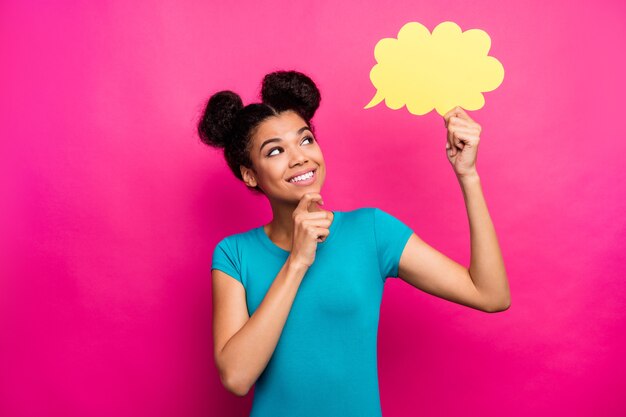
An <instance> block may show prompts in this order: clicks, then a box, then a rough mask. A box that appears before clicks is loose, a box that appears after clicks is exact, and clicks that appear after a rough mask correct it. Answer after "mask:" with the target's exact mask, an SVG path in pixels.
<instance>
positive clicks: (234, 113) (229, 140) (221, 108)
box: [198, 71, 321, 194]
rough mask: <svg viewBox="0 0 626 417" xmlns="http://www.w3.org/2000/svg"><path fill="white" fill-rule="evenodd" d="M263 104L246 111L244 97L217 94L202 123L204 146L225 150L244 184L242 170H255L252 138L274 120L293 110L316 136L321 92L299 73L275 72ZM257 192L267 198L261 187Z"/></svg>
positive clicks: (266, 80) (262, 95)
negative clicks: (268, 120)
mask: <svg viewBox="0 0 626 417" xmlns="http://www.w3.org/2000/svg"><path fill="white" fill-rule="evenodd" d="M260 98H261V103H251V104H248V105H247V106H245V107H244V105H243V102H242V101H241V97H239V95H238V94H236V93H234V92H232V91H230V90H222V91H218V92H217V93H215V94H213V95H212V96H211V98H209V100H208V101H207V103H206V106H205V109H204V112H203V114H202V117H201V118H200V120H199V122H198V135H199V136H200V139H201V140H202V142H204V143H206V144H207V145H209V146H211V147H215V148H223V149H224V157H225V158H226V162H227V163H228V167H229V168H230V170H231V171H232V172H233V174H234V175H235V177H237V178H238V179H239V180H241V181H243V177H242V175H241V170H240V166H244V167H246V168H250V169H253V170H254V167H253V166H252V160H251V158H250V149H251V144H252V140H251V139H252V137H253V136H254V134H255V133H256V130H257V128H258V127H259V125H260V124H261V123H262V122H263V121H265V120H267V119H268V118H270V117H273V116H278V115H279V114H280V113H281V112H284V111H287V110H291V111H294V112H296V113H297V114H298V115H299V116H300V117H302V119H304V120H305V121H306V123H307V124H308V125H309V126H310V127H311V131H312V132H313V133H315V132H314V127H313V125H312V124H311V119H312V118H313V115H314V114H315V112H316V110H317V108H318V107H319V105H320V100H321V96H320V92H319V89H318V88H317V86H316V85H315V83H314V82H313V80H311V78H309V77H308V76H306V75H305V74H303V73H301V72H298V71H275V72H271V73H269V74H267V75H265V77H264V78H263V83H262V87H261V93H260ZM252 190H253V191H255V192H258V193H261V194H264V193H263V191H262V190H261V189H260V188H259V186H258V185H257V186H256V187H254V188H252Z"/></svg>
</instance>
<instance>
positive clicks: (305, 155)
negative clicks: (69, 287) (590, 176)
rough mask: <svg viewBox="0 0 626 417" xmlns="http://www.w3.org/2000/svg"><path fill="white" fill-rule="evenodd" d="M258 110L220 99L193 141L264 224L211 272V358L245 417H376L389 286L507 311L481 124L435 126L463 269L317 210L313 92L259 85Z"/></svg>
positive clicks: (302, 83)
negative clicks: (456, 206) (462, 236)
mask: <svg viewBox="0 0 626 417" xmlns="http://www.w3.org/2000/svg"><path fill="white" fill-rule="evenodd" d="M261 99H262V103H254V104H249V105H247V106H245V107H244V106H243V104H242V101H241V99H240V98H239V96H238V95H237V94H235V93H233V92H231V91H220V92H218V93H215V94H214V95H213V96H212V97H211V98H210V99H209V101H208V103H207V105H206V108H205V111H204V114H203V116H202V119H201V120H200V122H199V124H198V132H199V134H200V137H201V138H202V140H203V141H204V142H205V143H207V144H208V145H211V146H216V147H220V148H224V155H225V158H226V161H227V162H228V165H229V167H230V169H231V170H232V171H233V173H234V174H235V176H236V177H237V178H239V179H240V180H242V181H243V182H244V183H245V184H246V186H248V187H250V189H251V190H254V192H258V193H262V194H264V195H265V196H266V197H267V199H268V200H269V203H270V205H271V207H272V212H273V219H272V221H271V222H270V223H268V224H267V225H263V226H259V227H256V228H254V229H252V230H249V231H247V232H244V233H237V234H233V235H231V236H227V237H225V238H224V239H222V240H221V241H220V242H219V243H218V245H217V246H216V248H215V251H214V253H213V261H212V262H213V263H212V285H213V313H214V315H213V332H214V335H213V336H214V342H215V352H214V354H215V362H216V364H217V368H218V370H219V373H220V378H221V380H222V383H223V384H224V386H225V387H226V388H227V389H228V390H230V391H231V392H233V393H235V394H236V395H239V396H244V395H246V394H247V393H248V391H249V390H250V388H252V386H254V387H255V389H254V400H253V406H252V412H251V416H253V417H254V416H300V417H302V416H342V417H347V416H359V417H363V416H380V415H381V409H380V400H379V391H378V374H377V366H376V337H377V330H378V318H379V307H380V302H381V299H382V293H383V286H384V283H385V280H386V278H387V277H399V278H401V279H403V280H405V281H406V282H408V283H409V284H411V285H412V286H414V287H416V288H418V289H421V290H423V291H425V292H428V293H430V294H432V295H435V296H438V297H441V298H444V299H447V300H450V301H453V302H456V303H459V304H463V305H466V306H469V307H472V308H475V309H479V310H482V311H486V312H496V311H502V310H505V309H507V308H508V306H509V303H510V301H509V298H510V296H509V288H508V282H507V278H506V273H505V269H504V264H503V261H502V256H501V254H500V249H499V247H498V243H497V239H496V234H495V231H494V228H493V225H492V223H491V220H490V218H489V214H488V212H487V207H486V205H485V202H484V199H483V196H482V192H481V189H480V183H479V178H478V175H477V172H476V167H475V160H476V147H477V145H478V134H479V133H480V126H478V125H477V124H476V123H475V122H474V121H473V120H471V119H470V118H469V116H467V114H466V113H465V112H464V111H463V110H462V109H460V108H458V107H457V108H455V109H453V110H451V112H449V113H448V114H446V115H445V116H444V121H445V124H446V126H447V129H448V143H447V148H448V150H447V155H448V159H449V161H450V163H451V164H452V166H453V168H454V170H455V173H456V174H457V178H458V179H459V182H460V184H461V187H462V190H463V195H464V197H465V201H466V205H467V211H468V214H469V220H470V226H471V243H472V246H471V248H472V259H471V266H470V268H469V269H467V268H465V267H463V266H461V265H460V264H458V263H456V262H454V261H453V260H451V259H449V258H447V257H446V256H445V255H443V254H441V253H440V252H438V251H436V250H435V249H433V248H432V247H430V246H429V245H427V244H426V243H425V242H424V241H422V240H421V239H420V238H419V237H418V236H417V235H416V234H414V233H413V232H412V230H411V229H410V228H409V227H408V226H407V225H406V224H404V223H403V222H402V221H400V220H398V219H397V218H395V217H394V216H392V215H390V214H388V213H386V212H385V211H383V210H380V209H378V208H370V207H367V208H360V209H356V210H352V211H339V210H326V209H324V202H323V198H322V195H321V194H320V191H321V188H322V185H323V184H324V181H325V178H326V166H325V164H324V156H323V153H322V150H321V148H320V144H319V142H318V138H317V136H316V135H315V130H314V127H313V125H312V124H311V119H312V117H313V115H314V114H315V111H316V110H317V108H318V107H319V103H320V93H319V90H318V88H317V87H316V85H315V83H314V82H313V81H312V80H311V79H310V78H309V77H307V76H306V75H304V74H302V73H299V72H296V71H277V72H273V73H270V74H268V75H266V76H265V78H264V80H263V85H262V88H261Z"/></svg>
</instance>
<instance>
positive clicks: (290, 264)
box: [287, 254, 309, 274]
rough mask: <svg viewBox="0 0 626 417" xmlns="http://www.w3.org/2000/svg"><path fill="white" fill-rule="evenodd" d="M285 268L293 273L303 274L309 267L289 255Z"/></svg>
mask: <svg viewBox="0 0 626 417" xmlns="http://www.w3.org/2000/svg"><path fill="white" fill-rule="evenodd" d="M287 268H288V269H289V270H291V271H293V272H296V273H303V274H304V273H306V271H307V270H308V269H309V265H307V264H305V263H304V262H300V261H298V260H297V259H294V258H292V257H291V254H290V255H289V256H288V257H287Z"/></svg>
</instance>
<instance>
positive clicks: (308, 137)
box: [267, 136, 315, 156]
mask: <svg viewBox="0 0 626 417" xmlns="http://www.w3.org/2000/svg"><path fill="white" fill-rule="evenodd" d="M305 140H308V141H309V142H310V143H313V142H315V139H313V136H306V137H305V138H304V139H302V141H303V142H304V141H305ZM279 149H282V148H281V147H280V146H277V147H275V148H272V149H270V151H269V152H268V154H267V156H275V155H277V154H274V155H272V153H273V152H274V151H277V150H279Z"/></svg>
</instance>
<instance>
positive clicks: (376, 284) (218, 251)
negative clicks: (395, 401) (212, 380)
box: [211, 207, 413, 417]
mask: <svg viewBox="0 0 626 417" xmlns="http://www.w3.org/2000/svg"><path fill="white" fill-rule="evenodd" d="M331 211H332V212H333V213H334V218H333V222H332V223H331V225H330V234H329V235H328V236H327V238H326V240H325V241H324V242H320V243H318V244H317V250H316V254H315V261H314V263H313V265H311V267H309V269H308V270H307V272H306V274H305V276H304V278H303V280H302V283H301V284H300V287H299V289H298V293H297V294H296V297H295V299H294V302H293V305H292V307H291V310H290V312H289V316H288V317H287V321H286V322H285V326H284V328H283V331H282V333H281V335H280V339H279V341H278V344H277V345H276V349H275V351H274V353H273V354H272V357H271V359H270V361H269V363H268V364H267V367H266V368H265V370H264V371H263V373H262V374H261V375H260V376H259V378H258V379H257V381H256V383H255V385H254V397H253V403H252V411H251V414H250V416H251V417H283V416H298V417H308V416H311V417H313V416H315V417H320V416H325V417H333V416H338V417H339V416H341V417H351V416H354V417H357V416H358V417H370V416H371V417H375V416H379V417H380V416H381V408H380V397H379V390H378V368H377V350H376V349H377V346H376V342H377V334H378V318H379V311H380V303H381V300H382V295H383V286H384V283H385V280H386V279H387V277H397V275H398V263H399V261H400V256H401V255H402V251H403V249H404V247H405V245H406V243H407V241H408V239H409V237H410V236H411V234H412V233H413V231H412V230H411V228H410V227H409V226H407V225H406V224H404V223H403V222H402V221H400V220H399V219H397V218H396V217H394V216H392V215H391V214H389V213H386V212H385V211H383V210H381V209H378V208H370V207H366V208H359V209H355V210H352V211H336V210H331ZM288 256H289V252H288V251H286V250H284V249H282V248H280V247H278V246H277V245H276V244H274V242H272V241H271V240H270V238H269V237H268V236H267V234H266V233H265V231H264V229H263V226H259V227H257V228H254V229H252V230H249V231H247V232H243V233H237V234H233V235H230V236H227V237H225V238H224V239H222V240H221V241H220V242H219V243H218V244H217V246H216V248H215V251H214V253H213V261H212V268H211V269H219V270H221V271H223V272H225V273H227V274H228V275H230V276H231V277H233V278H235V279H236V280H237V281H239V282H241V284H242V285H243V286H244V288H245V290H246V300H247V305H248V313H249V314H250V315H252V314H253V313H254V312H255V311H256V309H257V307H258V306H259V305H260V304H261V301H263V298H264V297H265V294H266V293H267V290H268V289H269V288H270V286H271V284H272V282H273V280H274V278H275V277H276V275H277V274H278V272H279V271H280V269H281V268H282V266H283V264H284V263H285V261H286V260H287V257H288Z"/></svg>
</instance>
